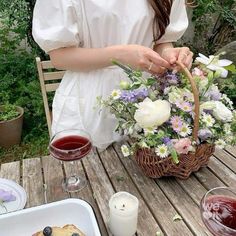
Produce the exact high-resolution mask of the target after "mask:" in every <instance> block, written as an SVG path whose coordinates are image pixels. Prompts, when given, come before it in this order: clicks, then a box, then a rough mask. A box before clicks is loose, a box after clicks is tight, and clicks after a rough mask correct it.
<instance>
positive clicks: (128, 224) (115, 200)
mask: <svg viewBox="0 0 236 236" xmlns="http://www.w3.org/2000/svg"><path fill="white" fill-rule="evenodd" d="M138 205H139V202H138V199H137V198H136V197H135V196H133V195H131V194H130V193H127V192H118V193H116V194H114V195H113V196H112V197H111V199H110V201H109V208H110V222H109V226H110V230H111V232H112V234H113V235H114V236H132V235H134V234H135V232H136V231H137V221H138Z"/></svg>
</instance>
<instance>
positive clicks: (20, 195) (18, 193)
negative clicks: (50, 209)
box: [0, 178, 27, 214]
mask: <svg viewBox="0 0 236 236" xmlns="http://www.w3.org/2000/svg"><path fill="white" fill-rule="evenodd" d="M0 189H3V190H5V191H11V193H12V194H13V195H15V197H16V200H15V201H11V202H5V203H4V206H5V207H6V209H7V212H8V213H9V212H12V211H17V210H21V209H23V208H24V207H25V204H26V199H27V195H26V192H25V190H24V189H23V188H22V187H21V186H20V185H19V184H17V183H16V182H14V181H12V180H9V179H2V178H0ZM5 213H6V210H5V209H4V208H3V207H2V206H0V214H5Z"/></svg>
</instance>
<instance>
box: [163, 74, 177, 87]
mask: <svg viewBox="0 0 236 236" xmlns="http://www.w3.org/2000/svg"><path fill="white" fill-rule="evenodd" d="M165 77H166V79H167V82H168V83H169V84H170V85H177V84H178V82H179V77H178V75H177V74H173V73H171V72H167V73H166V76H165Z"/></svg>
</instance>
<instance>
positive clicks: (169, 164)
mask: <svg viewBox="0 0 236 236" xmlns="http://www.w3.org/2000/svg"><path fill="white" fill-rule="evenodd" d="M177 64H178V65H179V66H180V67H181V69H182V70H183V72H184V73H185V74H186V76H187V78H188V79H189V81H190V83H191V87H192V91H193V95H194V104H195V106H194V128H193V140H195V141H197V138H198V129H199V104H200V103H199V93H198V89H197V87H196V84H195V81H194V79H193V77H192V75H191V73H190V72H189V70H188V69H187V68H186V67H185V66H184V65H183V64H182V63H180V62H177ZM196 143H197V142H196ZM214 150H215V146H214V145H211V144H207V143H204V144H200V145H197V146H196V151H195V152H194V153H193V152H190V153H188V154H181V155H180V156H179V164H175V163H174V162H173V160H172V157H171V156H169V157H168V158H165V159H161V158H160V157H158V156H157V155H156V153H155V151H154V148H152V149H148V148H138V149H137V150H136V151H135V153H134V156H135V160H136V162H137V163H138V165H139V166H140V168H141V169H142V170H143V172H144V174H145V175H146V176H148V177H150V178H160V177H163V176H175V177H178V178H180V179H187V178H188V177H189V175H190V174H191V173H192V172H194V171H198V170H199V168H201V167H203V166H206V165H207V164H208V162H209V158H210V156H211V155H212V154H213V153H214Z"/></svg>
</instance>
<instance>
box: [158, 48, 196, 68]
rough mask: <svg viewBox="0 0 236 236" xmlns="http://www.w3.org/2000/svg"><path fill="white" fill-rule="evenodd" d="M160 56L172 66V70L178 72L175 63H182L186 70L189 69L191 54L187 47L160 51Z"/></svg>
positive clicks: (191, 59) (191, 60)
mask: <svg viewBox="0 0 236 236" xmlns="http://www.w3.org/2000/svg"><path fill="white" fill-rule="evenodd" d="M161 56H162V57H163V59H165V60H166V61H168V62H169V63H170V64H171V65H173V66H174V70H177V71H178V70H179V68H178V67H176V65H175V63H176V61H179V62H182V63H183V64H184V65H185V66H186V67H187V68H188V69H190V68H191V66H192V62H193V53H192V52H191V51H190V49H189V48H188V47H179V48H171V47H170V48H165V49H163V50H162V53H161Z"/></svg>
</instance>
